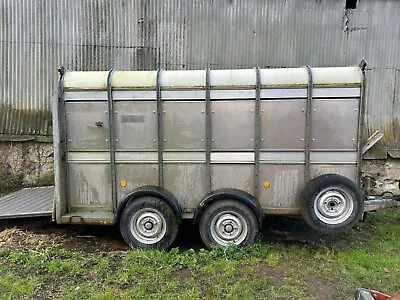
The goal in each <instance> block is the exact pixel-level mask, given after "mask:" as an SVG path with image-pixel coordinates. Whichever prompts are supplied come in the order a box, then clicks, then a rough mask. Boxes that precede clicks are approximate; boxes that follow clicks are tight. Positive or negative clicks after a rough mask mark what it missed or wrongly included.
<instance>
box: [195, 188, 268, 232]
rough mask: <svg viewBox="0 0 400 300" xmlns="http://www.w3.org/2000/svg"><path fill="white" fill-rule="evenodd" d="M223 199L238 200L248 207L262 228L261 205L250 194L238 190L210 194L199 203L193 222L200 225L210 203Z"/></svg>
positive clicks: (218, 191)
mask: <svg viewBox="0 0 400 300" xmlns="http://www.w3.org/2000/svg"><path fill="white" fill-rule="evenodd" d="M222 199H232V200H237V201H239V202H241V203H243V204H245V205H247V206H248V207H249V208H250V209H251V210H252V211H253V213H254V214H255V216H256V218H257V220H258V223H259V225H260V227H261V226H262V222H263V212H262V210H261V206H260V203H259V202H258V201H257V199H256V198H254V197H253V196H252V195H250V194H249V193H246V192H244V191H241V190H238V189H219V190H216V191H213V192H211V193H210V194H208V195H207V197H206V198H204V199H203V200H202V201H201V202H200V203H199V205H197V207H196V209H195V211H194V217H193V222H194V223H195V224H197V223H198V220H199V217H200V216H201V214H202V213H203V210H204V208H205V207H206V206H207V205H209V204H210V203H212V202H214V201H218V200H222Z"/></svg>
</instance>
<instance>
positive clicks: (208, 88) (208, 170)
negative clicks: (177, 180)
mask: <svg viewBox="0 0 400 300" xmlns="http://www.w3.org/2000/svg"><path fill="white" fill-rule="evenodd" d="M211 126H212V124H211V83H210V68H207V70H206V191H207V193H209V192H211V135H212V128H211Z"/></svg>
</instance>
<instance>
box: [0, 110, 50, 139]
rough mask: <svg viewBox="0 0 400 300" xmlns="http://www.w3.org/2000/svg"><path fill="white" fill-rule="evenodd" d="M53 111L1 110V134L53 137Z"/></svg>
mask: <svg viewBox="0 0 400 300" xmlns="http://www.w3.org/2000/svg"><path fill="white" fill-rule="evenodd" d="M51 125H52V124H51V111H50V110H33V109H15V108H11V107H7V108H0V134H9V135H42V136H47V135H52V130H51Z"/></svg>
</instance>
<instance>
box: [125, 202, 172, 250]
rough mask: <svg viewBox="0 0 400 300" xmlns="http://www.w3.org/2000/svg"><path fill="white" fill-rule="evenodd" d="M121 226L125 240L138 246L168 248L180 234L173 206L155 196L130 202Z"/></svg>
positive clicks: (133, 245) (130, 244) (131, 244)
mask: <svg viewBox="0 0 400 300" xmlns="http://www.w3.org/2000/svg"><path fill="white" fill-rule="evenodd" d="M119 226H120V231H121V234H122V237H123V238H124V240H125V242H126V243H127V244H128V245H129V246H131V247H136V248H144V249H167V248H168V247H169V246H171V244H172V243H173V242H174V241H175V238H176V236H177V234H178V221H177V218H176V216H175V213H174V212H173V210H172V208H171V207H170V206H169V205H168V204H167V203H166V202H165V201H163V200H161V199H158V198H155V197H143V198H139V199H137V200H134V201H132V202H130V203H128V205H127V206H126V207H125V209H124V211H123V212H122V215H121V219H120V223H119Z"/></svg>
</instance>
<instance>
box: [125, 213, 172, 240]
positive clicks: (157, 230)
mask: <svg viewBox="0 0 400 300" xmlns="http://www.w3.org/2000/svg"><path fill="white" fill-rule="evenodd" d="M131 232H132V235H133V236H134V237H135V239H136V240H138V241H139V242H140V243H143V244H154V243H157V242H159V241H160V240H161V239H162V238H163V237H164V236H165V233H166V222H165V219H164V217H163V215H162V214H161V213H160V212H159V211H158V210H156V209H152V208H144V209H141V210H139V211H137V212H136V213H135V214H134V216H133V218H132V223H131Z"/></svg>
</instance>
